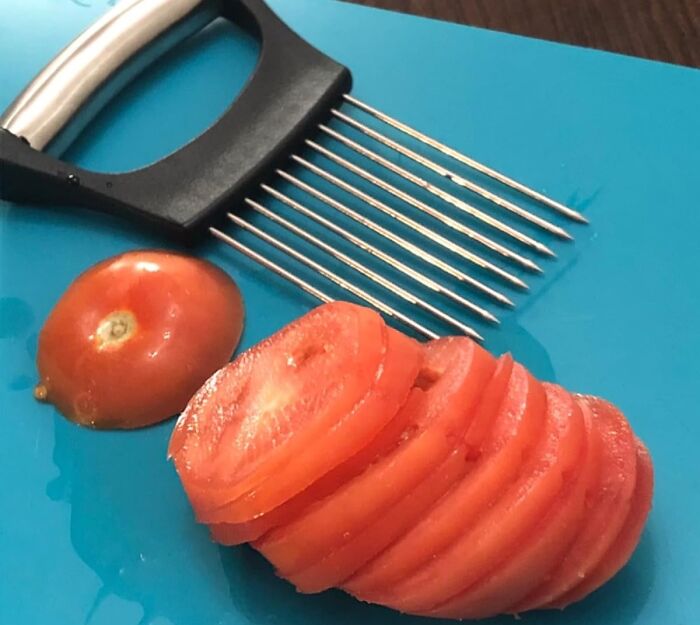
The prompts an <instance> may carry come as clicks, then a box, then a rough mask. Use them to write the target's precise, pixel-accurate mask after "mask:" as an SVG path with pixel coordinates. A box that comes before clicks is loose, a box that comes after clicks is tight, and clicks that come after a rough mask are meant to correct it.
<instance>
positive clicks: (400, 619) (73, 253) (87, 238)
mask: <svg viewBox="0 0 700 625" xmlns="http://www.w3.org/2000/svg"><path fill="white" fill-rule="evenodd" d="M109 4H110V2H108V1H107V0H85V1H84V2H83V1H80V2H79V1H78V0H73V1H70V0H23V2H22V3H20V4H18V3H16V2H15V1H14V0H0V9H1V10H0V14H2V15H4V18H3V19H2V21H1V22H0V59H2V62H1V63H0V109H2V108H4V107H5V106H6V105H7V104H8V103H9V102H10V101H11V99H12V98H13V97H14V95H16V94H17V93H18V92H19V91H20V90H21V88H22V87H23V86H24V84H25V83H26V82H27V81H28V80H30V78H31V77H32V76H33V75H34V74H35V72H36V71H37V70H38V69H40V67H41V66H43V64H44V63H45V62H46V61H47V60H49V58H50V57H52V56H53V54H54V53H55V52H56V51H57V50H58V49H59V48H60V47H62V46H63V45H64V44H65V43H67V42H68V41H69V40H70V39H72V38H73V37H74V36H75V35H76V34H77V33H78V32H79V31H80V30H81V29H82V28H83V27H85V26H86V25H87V24H88V23H89V22H91V21H92V20H93V19H95V17H97V16H98V15H99V14H101V13H102V12H103V11H105V10H106V9H107V8H108V5H109ZM273 5H274V7H275V8H277V9H278V10H279V11H280V13H281V14H282V16H283V17H284V18H286V19H287V20H288V21H289V22H290V24H291V25H292V26H293V27H295V28H297V29H298V30H299V31H300V32H301V34H302V35H304V36H306V37H307V38H308V39H309V40H310V41H312V42H313V43H315V44H316V45H318V46H319V47H320V48H322V49H323V50H324V51H326V52H327V53H329V54H330V55H332V56H334V57H335V58H337V59H338V60H339V61H341V62H344V63H346V64H347V65H349V66H350V67H351V68H352V69H353V71H354V77H355V89H354V92H355V93H356V94H357V95H359V96H360V97H362V98H365V99H367V100H369V101H370V102H372V103H374V104H375V105H377V106H379V107H381V108H383V109H385V110H386V111H388V112H391V113H393V114H396V115H397V116H399V117H401V118H404V119H405V120H406V121H408V122H410V123H412V124H413V125H415V126H417V127H420V128H422V129H424V130H426V131H427V132H429V133H430V134H432V135H434V136H436V137H439V138H442V139H445V140H447V142H448V143H451V144H452V145H454V146H456V147H458V148H461V149H464V150H465V151H468V152H469V153H471V154H473V155H475V156H477V157H479V158H481V159H483V160H484V161H486V162H488V163H491V164H493V165H495V166H498V167H500V168H502V169H503V170H505V171H507V172H510V173H511V174H512V175H514V176H516V177H520V178H522V179H525V180H527V181H528V182H530V183H531V184H532V185H533V186H535V187H537V188H539V189H543V190H546V191H547V192H549V193H551V194H552V195H553V196H555V197H557V198H560V199H562V200H564V201H566V202H568V203H570V204H572V205H573V206H575V207H576V208H578V209H580V210H582V211H584V212H585V213H586V215H587V216H588V217H589V218H590V220H591V223H592V225H591V226H589V227H588V228H583V227H577V228H573V230H574V233H575V235H576V237H577V242H576V243H575V244H573V245H571V244H570V245H566V244H561V245H559V246H558V247H557V248H556V249H557V252H558V253H559V254H560V260H559V262H558V263H556V264H554V263H547V265H546V270H547V271H546V274H545V276H544V277H542V278H539V279H533V280H532V295H531V296H530V297H529V298H527V299H522V298H521V299H520V300H519V303H520V304H521V305H520V306H519V308H518V309H517V310H516V311H515V312H513V313H509V314H506V315H505V316H504V317H503V327H502V328H501V329H500V330H497V331H496V330H491V331H488V332H487V344H488V345H489V346H490V347H491V348H492V349H493V350H494V351H496V352H501V351H504V350H506V349H510V350H512V351H514V353H515V354H516V356H517V357H518V358H520V359H521V360H522V361H523V362H524V363H525V364H527V365H528V366H530V367H531V368H532V369H533V371H534V372H535V373H536V374H538V375H540V376H542V377H544V378H546V379H550V380H556V381H557V382H559V383H562V384H564V385H566V386H568V387H569V388H571V389H574V390H578V391H582V392H587V393H596V394H600V395H603V396H605V397H607V398H609V399H611V400H612V401H614V402H616V403H617V404H619V405H620V406H621V408H622V409H623V410H624V411H625V412H626V413H627V415H628V416H629V418H630V420H631V422H632V423H633V426H634V428H635V430H636V431H637V432H638V433H639V435H640V436H641V437H642V438H643V439H644V440H645V441H646V443H647V444H648V446H649V447H650V449H651V453H652V455H653V458H654V462H655V466H656V479H657V486H656V496H655V501H654V509H653V511H652V514H651V517H650V520H649V524H648V527H647V529H646V531H645V533H644V537H643V539H642V542H641V545H640V547H639V549H638V550H637V552H636V554H635V556H634V558H633V559H632V561H631V562H630V564H629V565H628V566H627V567H626V568H625V569H624V570H623V571H622V572H621V573H620V574H619V575H618V576H617V577H616V578H615V579H614V581H612V582H611V583H609V584H608V585H607V586H606V587H605V588H603V589H602V590H600V591H598V592H596V593H595V594H594V595H593V596H592V597H590V598H589V599H587V600H586V601H584V602H582V603H581V604H579V605H576V606H574V607H572V608H570V609H568V610H567V611H566V612H564V613H535V614H529V615H525V616H524V617H523V620H522V622H523V623H548V624H560V623H567V624H568V625H576V624H581V625H583V624H584V623H585V624H587V625H603V624H605V625H632V624H638V625H658V624H660V623H664V624H665V625H674V624H677V625H681V624H683V625H689V624H690V623H693V622H697V618H698V614H700V592H698V591H699V589H700V565H699V564H698V562H700V532H699V531H698V518H699V517H700V494H699V493H700V481H699V477H700V461H699V460H698V453H697V448H696V444H697V443H698V441H700V411H699V410H698V403H697V394H698V390H699V389H700V365H698V359H697V355H698V353H699V352H700V331H699V329H698V328H699V325H698V309H699V305H700V271H699V267H700V250H699V247H698V232H699V231H700V210H698V192H697V184H698V172H699V171H700V115H698V107H699V104H700V72H697V71H694V70H690V69H682V68H680V67H673V66H668V65H662V64H658V63H650V62H645V61H640V60H635V59H631V58H625V57H621V56H614V55H610V54H604V53H599V52H593V51H587V50H581V49H576V48H571V47H565V46H560V45H554V44H549V43H544V42H539V41H532V40H528V39H522V38H518V37H512V36H507V35H501V34H496V33H492V32H487V31H481V30H475V29H471V28H465V27H459V26H454V25H448V24H443V23H438V22H434V21H429V20H423V19H416V18H411V17H405V16H399V15H394V14H389V13H385V12H380V11H374V10H368V9H363V8H358V7H355V6H351V5H347V4H341V3H336V2H331V1H330V0H275V2H274V3H273ZM256 54H257V49H256V45H255V44H254V42H251V41H250V40H249V39H247V38H245V37H243V36H234V35H233V34H232V32H231V29H228V30H227V29H224V28H220V27H216V28H213V29H210V30H209V31H208V32H207V33H205V34H204V35H202V36H200V37H199V38H198V40H197V41H196V42H195V43H193V44H190V45H187V46H185V47H184V48H182V49H181V50H180V51H178V52H177V53H176V54H174V55H172V56H171V57H170V58H169V59H168V60H167V61H165V62H164V63H161V64H160V65H159V66H158V67H156V68H155V69H154V70H152V71H150V72H149V73H148V74H147V75H146V79H144V80H141V81H139V82H138V83H137V84H136V85H135V86H133V87H132V88H130V89H129V90H127V92H126V93H125V94H123V96H122V97H120V98H119V100H118V101H117V102H116V103H115V104H114V106H112V107H111V108H110V109H109V110H108V111H107V112H106V113H105V114H104V115H102V116H101V117H100V119H99V120H98V121H96V122H95V124H94V125H93V126H92V128H91V130H90V132H88V133H87V135H86V136H85V137H83V139H82V140H81V141H79V143H78V144H77V145H76V146H74V148H73V149H72V151H71V153H70V154H69V157H70V158H72V159H73V160H75V161H77V162H79V163H81V164H83V165H85V166H88V167H93V168H95V169H102V170H109V169H113V170H123V169H127V168H129V167H134V166H137V165H140V164H144V163H147V162H149V161H151V160H153V159H155V158H157V157H159V156H161V155H163V154H165V153H167V152H168V151H169V150H172V149H174V148H176V147H177V146H179V145H181V144H182V143H183V142H185V141H186V140H187V139H189V138H190V137H192V136H193V135H194V134H196V133H197V132H199V131H201V130H202V129H203V128H204V127H206V126H207V125H208V124H209V123H211V121H213V120H214V119H215V118H216V116H217V115H219V114H220V113H221V112H222V111H223V110H224V108H225V107H226V106H227V104H228V102H229V101H230V99H231V97H232V94H234V93H236V92H237V90H238V89H240V87H241V85H242V84H243V82H244V81H245V78H246V76H247V73H248V72H249V71H250V69H251V68H252V66H253V64H254V61H255V58H256ZM232 58H233V62H232V61H231V59H232ZM156 243H157V242H156V241H154V240H152V239H149V238H147V237H145V236H143V235H140V234H138V233H136V232H132V231H130V230H129V229H127V228H125V227H122V226H121V225H120V224H118V223H116V222H113V221H108V220H106V219H101V218H96V217H94V216H92V215H90V214H88V213H86V212H83V211H77V210H75V209H73V208H71V207H67V206H56V207H50V208H39V207H28V206H9V205H2V206H0V474H1V475H2V476H3V482H2V487H1V488H0V623H2V625H76V624H82V623H86V624H90V625H132V624H133V625H136V624H137V623H139V624H141V625H147V624H148V625H214V624H219V625H233V624H235V625H242V624H244V623H255V624H262V623H270V624H272V623H280V624H285V625H293V624H299V625H302V624H303V625H327V624H330V623H334V624H335V623H337V624H341V623H342V624H347V625H361V624H362V625H369V624H377V625H378V624H380V623H381V624H389V623H391V624H396V625H408V624H409V623H414V624H417V623H419V622H421V621H420V619H414V618H411V617H407V616H401V615H398V614H395V613H392V612H390V611H389V610H385V609H382V608H378V607H372V606H367V605H362V604H360V603H359V602H356V601H354V600H353V599H351V598H350V597H348V596H345V595H343V594H342V593H339V592H328V593H324V594H322V595H319V596H303V595H299V594H297V593H295V591H294V590H293V589H292V587H291V586H290V585H288V584H287V583H286V582H284V581H282V580H280V579H278V578H276V577H275V575H274V574H273V572H272V570H271V568H270V567H269V566H268V565H267V564H266V563H265V562H264V560H263V559H262V558H261V557H259V556H258V555H257V554H255V553H254V552H253V551H252V550H251V549H249V548H237V549H223V548H220V547H217V546H216V545H214V544H212V543H211V542H210V541H209V539H208V537H207V533H206V531H205V529H204V528H202V527H199V526H197V525H195V523H194V521H193V518H192V514H191V511H190V509H189V507H188V504H187V502H186V500H185V497H184V495H183V493H182V491H181V489H180V486H179V484H178V480H177V478H176V476H175V473H174V471H173V469H172V466H170V465H169V464H168V463H167V462H166V461H165V449H166V444H167V439H168V435H169V432H170V430H171V428H172V422H169V423H165V424H163V425H161V426H159V427H155V428H151V429H148V430H144V431H139V432H129V433H98V432H92V431H88V430H84V429H80V428H78V427H75V426H73V425H71V424H69V423H67V422H66V421H64V420H63V419H62V418H61V417H60V416H58V415H57V414H56V413H55V412H54V411H53V410H52V409H51V408H50V407H47V406H40V405H38V404H37V403H36V402H34V400H33V399H32V395H31V388H32V385H33V383H34V381H35V369H34V358H35V354H36V338H37V333H38V331H39V329H40V327H41V325H42V322H43V320H44V319H45V317H46V315H47V314H48V312H49V310H50V309H51V307H52V305H53V303H54V302H55V301H56V299H57V298H58V297H59V295H60V294H61V293H62V291H63V290H64V289H65V288H66V286H67V285H68V284H69V283H70V281H71V280H72V279H73V278H74V277H75V276H76V275H77V274H78V273H79V272H80V271H82V270H83V269H85V268H86V267H88V266H89V265H90V264H92V263H94V262H95V261H97V260H99V259H101V258H103V257H105V256H108V255H111V254H114V253H117V252H119V251H122V250H125V249H129V248H135V247H139V246H144V245H154V244H156ZM201 251H202V253H203V254H204V255H206V256H207V257H209V258H211V259H213V260H214V261H215V262H217V263H219V264H220V265H221V266H222V267H224V268H225V269H226V270H227V271H229V272H230V273H231V275H232V276H233V277H234V278H235V279H236V280H238V282H239V284H240V286H241V288H242V291H243V294H244V296H245V299H246V303H247V306H248V311H249V315H248V325H247V328H246V331H245V335H244V340H243V345H242V346H243V347H247V346H249V345H251V344H252V343H254V342H256V341H258V340H259V339H261V338H262V337H264V336H266V335H268V334H269V333H270V332H272V331H274V330H275V329H277V328H279V327H280V326H281V325H283V324H284V323H286V322H287V321H289V320H291V319H292V318H294V317H296V316H297V315H299V314H301V313H302V312H304V311H305V310H307V309H308V308H309V307H310V306H311V305H312V304H313V302H312V301H311V300H310V299H308V298H307V297H306V296H304V295H302V294H301V293H300V292H298V291H296V290H294V289H293V288H291V287H289V286H287V285H285V284H284V283H283V282H281V281H279V280H277V279H275V278H272V277H271V276H270V275H268V274H267V273H265V272H264V271H262V270H260V269H258V268H257V267H255V266H254V265H252V264H251V263H250V262H247V261H245V260H243V259H241V258H240V257H238V256H237V255H236V254H235V253H234V252H233V251H229V250H226V249H224V248H223V247H220V246H218V245H214V244H211V245H209V246H206V247H205V248H203V249H202V250H201ZM479 328H480V329H481V330H482V331H484V328H483V327H482V326H479ZM496 622H502V623H510V622H512V621H511V619H510V618H504V619H503V620H502V621H496Z"/></svg>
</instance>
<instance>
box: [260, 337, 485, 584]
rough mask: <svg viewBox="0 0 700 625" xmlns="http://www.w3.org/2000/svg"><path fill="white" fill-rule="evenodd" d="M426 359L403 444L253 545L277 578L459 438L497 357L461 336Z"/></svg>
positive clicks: (342, 534)
mask: <svg viewBox="0 0 700 625" xmlns="http://www.w3.org/2000/svg"><path fill="white" fill-rule="evenodd" d="M425 351H426V355H425V364H424V366H423V368H422V369H421V372H420V373H419V375H418V377H417V379H416V386H415V387H414V389H413V390H412V391H411V396H410V397H409V400H408V401H407V402H406V404H405V405H404V406H403V408H402V410H407V411H409V412H410V415H411V416H410V417H409V426H408V429H407V430H406V431H405V432H404V434H402V437H403V439H404V442H402V444H401V445H400V446H399V447H398V448H397V449H396V450H395V451H394V452H393V453H390V454H389V455H387V456H385V457H384V458H382V459H381V460H379V461H378V462H377V463H375V464H374V465H372V466H371V467H369V468H368V469H367V471H365V472H364V473H362V474H361V475H360V476H358V477H357V478H355V479H353V480H351V481H350V482H349V483H348V484H346V485H344V486H343V487H341V488H340V489H338V490H337V491H336V492H335V493H333V494H332V495H330V496H329V497H327V498H326V499H324V500H322V501H320V502H318V503H317V504H315V505H314V506H312V507H311V508H310V509H309V510H308V511H307V512H306V513H304V514H302V515H301V516H300V517H299V518H298V519H297V520H295V521H294V522H293V523H291V524H289V525H286V526H283V527H280V528H279V529H277V530H274V531H272V532H270V533H269V534H268V535H266V536H264V537H263V539H262V540H260V541H259V542H258V543H256V544H255V547H256V548H257V549H259V550H260V551H261V552H262V553H263V555H265V557H266V558H267V559H268V560H270V562H272V563H273V564H274V565H275V567H276V568H277V570H278V571H279V572H280V574H281V575H283V576H285V577H288V578H289V577H290V576H292V575H293V574H294V573H296V572H298V571H300V570H301V569H303V568H305V567H307V566H309V565H310V564H312V563H314V562H318V561H319V560H320V559H321V558H323V557H324V556H326V555H328V554H329V553H331V552H332V551H333V550H334V549H337V548H338V547H339V546H341V545H343V544H344V543H346V542H347V541H348V540H350V539H351V538H352V537H353V536H355V535H356V534H357V533H358V532H359V531H361V530H362V529H363V528H365V527H366V526H367V525H368V524H369V523H371V521H372V520H373V519H374V518H376V516H377V514H381V513H382V512H383V511H384V510H385V509H386V508H387V507H389V506H391V505H393V504H395V503H396V502H398V501H399V500H400V499H401V498H402V497H403V496H405V495H406V494H407V493H408V492H409V491H410V490H411V489H412V488H413V487H414V485H415V484H416V483H419V482H420V481H421V480H422V479H424V478H425V477H426V476H427V475H428V474H429V473H430V472H431V471H433V470H435V469H436V468H437V466H439V464H440V463H441V462H443V461H444V460H445V458H447V456H448V455H449V454H450V453H451V451H452V450H453V449H454V447H455V441H456V439H457V437H460V436H461V435H463V432H464V430H465V429H466V427H467V425H468V420H469V418H470V416H471V415H472V413H473V408H474V406H475V404H476V402H477V401H478V399H479V397H480V396H481V394H482V393H483V389H484V386H485V385H486V383H487V381H488V379H489V378H490V377H491V375H492V373H493V370H494V367H495V360H494V358H493V357H492V356H491V355H490V354H488V352H486V351H485V350H483V349H481V348H480V347H478V346H477V345H476V344H475V343H473V342H472V341H470V340H469V339H466V338H458V337H452V338H448V339H441V340H438V341H435V342H432V343H429V344H428V345H427V346H426V348H425Z"/></svg>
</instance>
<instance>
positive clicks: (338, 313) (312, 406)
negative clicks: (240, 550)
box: [169, 302, 421, 523]
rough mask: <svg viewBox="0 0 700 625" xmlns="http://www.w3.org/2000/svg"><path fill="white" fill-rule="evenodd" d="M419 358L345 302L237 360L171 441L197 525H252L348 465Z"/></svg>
mask: <svg viewBox="0 0 700 625" xmlns="http://www.w3.org/2000/svg"><path fill="white" fill-rule="evenodd" d="M420 359H421V350H420V347H419V345H418V343H417V342H415V341H413V340H412V339H408V338H407V337H404V336H403V335H401V334H400V333H398V332H396V331H394V330H390V329H387V328H386V327H385V325H384V322H383V321H382V319H381V317H380V316H379V315H378V314H377V313H376V312H373V311H370V310H369V309H363V308H361V307H359V306H355V305H353V304H348V303H343V302H334V303H332V304H326V305H324V306H320V307H318V308H316V309H315V310H313V311H311V312H310V313H308V314H307V315H304V316H303V317H301V318H300V319H298V320H297V321H295V322H294V323H292V324H290V325H289V326H287V327H286V328H284V329H283V330H281V331H280V332H278V333H277V334H275V335H273V336H272V337H270V338H269V339H267V340H266V341H263V342H262V343H260V344H259V345H258V346H256V347H255V348H253V349H251V350H249V351H247V352H245V353H244V354H241V356H239V357H238V358H237V359H236V360H235V361H234V362H233V363H232V364H231V365H230V366H228V367H226V368H225V369H223V370H222V371H221V372H220V374H217V375H216V376H214V377H213V378H212V379H211V380H210V381H209V382H208V383H207V384H205V385H204V387H202V389H201V390H200V392H199V393H198V394H197V395H196V396H195V397H194V398H193V399H192V401H191V402H190V404H189V406H188V407H187V410H185V412H184V413H183V415H182V417H181V418H180V420H179V421H178V424H177V426H176V428H175V430H174V431H173V435H172V437H171V440H170V447H169V453H170V455H171V456H172V457H173V459H174V461H175V466H176V468H177V470H178V473H179V475H180V478H181V480H182V482H183V484H184V486H185V490H186V491H187V494H188V496H189V498H190V501H191V502H192V505H193V507H194V509H195V512H196V514H197V518H198V519H199V520H200V521H205V522H207V523H243V522H247V521H250V520H251V519H254V518H256V517H258V516H259V515H261V514H266V513H268V512H270V511H271V510H273V509H275V508H277V507H278V506H280V505H282V504H284V503H285V502H286V501H287V500H289V499H291V498H292V497H293V496H294V495H296V494H297V493H300V492H302V491H303V490H304V489H306V488H308V487H309V486H310V485H311V484H313V483H314V482H315V481H316V480H318V479H319V478H321V477H322V476H323V475H324V474H326V473H327V472H328V471H330V470H332V469H334V468H335V467H337V466H338V465H339V464H341V463H343V462H344V461H345V460H347V459H348V458H349V457H351V456H353V455H354V454H355V453H357V452H358V451H359V450H360V449H362V448H363V447H364V446H365V445H366V444H367V443H368V442H369V441H370V440H372V439H373V438H374V437H375V436H376V435H377V434H378V433H379V431H380V430H381V429H382V428H383V427H384V426H385V425H386V424H387V423H388V422H389V421H390V420H391V419H392V418H393V416H394V415H395V413H396V412H397V410H398V408H399V406H400V405H401V403H403V401H404V400H405V398H406V396H407V394H408V392H409V390H410V387H411V384H412V383H413V380H414V379H415V376H416V375H417V373H418V368H419V367H420ZM220 515H221V518H219V516H220Z"/></svg>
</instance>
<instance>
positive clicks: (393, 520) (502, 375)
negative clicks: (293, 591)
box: [289, 356, 513, 592]
mask: <svg viewBox="0 0 700 625" xmlns="http://www.w3.org/2000/svg"><path fill="white" fill-rule="evenodd" d="M512 364H513V361H512V358H511V357H510V356H504V357H503V358H501V359H500V361H499V363H498V365H497V367H496V370H495V372H494V374H493V377H492V378H491V380H490V381H489V383H488V385H487V386H486V387H485V390H484V393H483V395H482V397H481V399H480V400H479V403H478V405H477V406H476V408H475V409H474V415H475V416H474V417H472V419H471V420H470V425H469V427H468V433H467V435H465V436H464V438H463V439H462V440H457V441H456V442H455V449H454V450H453V451H452V453H451V454H450V455H449V456H448V458H447V460H445V461H444V462H443V463H442V464H441V465H440V466H439V467H438V468H437V470H435V471H432V472H431V473H430V474H429V475H428V476H427V477H426V478H425V479H424V480H423V481H422V482H420V483H419V484H416V485H415V486H414V487H413V488H412V489H411V490H410V491H409V492H408V494H407V495H406V496H404V497H403V498H402V499H401V500H400V501H398V502H397V503H396V504H395V505H393V506H390V507H389V508H387V509H386V510H384V511H383V512H382V513H381V514H379V515H378V516H377V518H375V519H374V520H373V521H372V522H371V523H370V525H368V526H367V527H365V528H364V529H363V530H362V531H360V532H359V533H357V534H356V535H355V536H353V537H352V538H351V539H350V540H349V541H348V542H346V543H344V544H343V545H342V546H340V547H338V548H337V549H334V550H333V551H332V552H331V553H330V554H328V555H327V556H326V557H324V558H323V559H322V560H320V561H319V562H316V563H314V564H312V565H311V566H309V567H307V568H305V569H303V570H302V571H300V572H299V573H297V574H294V575H292V576H291V577H290V578H289V581H291V582H292V583H293V584H294V585H295V586H296V587H297V589H299V590H300V591H302V592H320V591H321V590H325V589H326V588H330V587H331V586H338V585H340V584H341V583H342V582H343V581H344V580H345V579H347V578H348V577H349V576H350V575H352V574H353V573H354V572H355V571H357V570H358V569H359V568H360V567H361V566H362V565H363V564H365V563H366V562H368V561H369V560H370V559H372V558H373V557H374V556H376V555H377V554H379V553H380V552H382V551H383V550H384V549H386V547H388V546H389V545H390V544H391V543H393V542H394V541H395V540H397V539H398V538H400V537H401V536H402V535H403V534H405V533H406V532H407V531H408V530H409V529H410V528H411V527H413V526H414V525H415V524H416V523H418V522H419V521H420V519H421V518H422V517H423V516H424V515H425V514H426V513H427V510H428V509H429V508H430V506H431V505H432V504H434V503H435V501H437V500H438V499H439V498H440V497H441V496H442V495H443V494H444V493H446V492H447V490H448V489H449V488H450V487H452V486H453V485H454V484H455V483H456V482H457V481H458V480H460V479H461V478H462V477H463V476H464V475H465V473H466V472H467V471H469V470H470V469H471V468H472V467H473V465H474V462H475V461H476V458H477V457H478V453H479V448H480V446H481V443H482V441H481V440H480V438H479V437H482V436H485V435H486V431H485V430H484V428H483V427H481V424H482V423H483V422H484V421H489V422H493V418H494V416H495V414H496V413H497V411H498V408H499V406H500V404H501V401H502V400H503V396H504V393H505V389H506V386H507V384H508V378H509V377H510V371H511V368H512ZM473 430H474V432H473Z"/></svg>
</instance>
